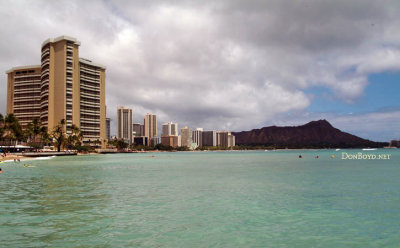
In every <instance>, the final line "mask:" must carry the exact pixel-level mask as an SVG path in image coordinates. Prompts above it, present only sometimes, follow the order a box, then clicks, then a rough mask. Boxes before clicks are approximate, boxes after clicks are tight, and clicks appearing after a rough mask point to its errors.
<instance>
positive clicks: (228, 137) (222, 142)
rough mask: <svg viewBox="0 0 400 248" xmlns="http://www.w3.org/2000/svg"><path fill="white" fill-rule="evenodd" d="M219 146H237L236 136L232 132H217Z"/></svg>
mask: <svg viewBox="0 0 400 248" xmlns="http://www.w3.org/2000/svg"><path fill="white" fill-rule="evenodd" d="M217 146H219V147H232V146H235V136H233V135H232V134H231V133H230V132H221V131H218V132H217Z"/></svg>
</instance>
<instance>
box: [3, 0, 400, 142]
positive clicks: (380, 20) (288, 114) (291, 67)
mask: <svg viewBox="0 0 400 248" xmlns="http://www.w3.org/2000/svg"><path fill="white" fill-rule="evenodd" d="M399 16H400V1H396V0H394V1H368V0H360V1H357V0H351V1H349V0H343V1H340V0H335V1H322V0H316V1H312V0H309V1H308V0H305V1H301V0H299V1H289V0H288V1H285V0H276V1H266V0H264V1H249V0H219V1H208V0H202V1H184V0H182V1H180V0H175V1H172V0H170V1H132V0H129V1H122V0H121V1H117V0H115V1H113V0H104V1H100V0H99V1H94V0H93V1H90V0H89V1H72V0H68V1H57V0H55V1H49V0H48V1H40V0H36V1H18V0H12V1H6V0H1V1H0V22H1V23H2V25H1V26H0V33H1V39H0V71H2V72H3V73H2V74H1V76H0V87H1V88H0V89H1V91H0V112H1V113H3V114H4V113H5V111H6V87H7V86H6V85H7V79H6V74H5V71H6V70H8V69H10V68H12V67H15V66H22V65H35V64H39V63H40V48H41V44H42V42H43V41H44V40H46V39H47V38H50V37H52V38H55V37H58V36H60V35H68V36H72V37H76V38H77V39H78V40H79V41H80V42H81V46H80V51H79V52H80V57H83V58H89V59H92V60H93V61H94V62H96V63H99V64H103V65H105V66H106V67H107V71H106V73H107V79H106V84H107V91H106V92H107V93H106V98H107V115H108V116H109V117H111V118H112V119H113V122H112V126H113V128H112V130H113V132H114V133H115V128H114V126H115V125H116V120H115V116H116V109H117V106H120V105H124V106H128V107H131V108H132V109H133V112H134V121H135V122H143V116H144V114H145V113H146V112H151V113H154V114H157V116H158V119H159V122H167V121H174V122H178V123H179V126H180V127H182V126H184V125H187V126H189V127H192V128H196V127H203V128H204V129H219V130H231V131H242V130H250V129H253V128H260V127H263V126H269V125H298V124H304V123H306V122H308V121H311V120H318V119H327V120H328V121H330V122H331V123H332V124H333V125H334V126H335V127H337V128H340V129H342V130H344V131H347V132H351V133H353V134H356V135H359V136H361V137H363V138H368V139H372V140H376V141H387V140H389V139H393V138H397V139H398V138H400V125H399V123H400V103H399V97H400V18H399Z"/></svg>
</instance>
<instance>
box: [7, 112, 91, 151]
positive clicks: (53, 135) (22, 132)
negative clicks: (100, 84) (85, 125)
mask: <svg viewBox="0 0 400 248" xmlns="http://www.w3.org/2000/svg"><path fill="white" fill-rule="evenodd" d="M70 130H71V132H70V133H69V134H67V133H66V122H65V120H64V119H62V120H61V121H60V122H59V123H58V124H57V125H56V126H55V127H54V128H53V129H52V130H50V132H49V131H48V130H47V128H46V127H45V126H43V125H42V123H41V121H40V120H39V119H38V118H35V119H33V120H32V121H31V122H30V123H29V124H28V125H27V126H26V127H25V128H22V126H21V124H20V123H19V121H18V118H17V117H16V116H15V115H14V114H7V115H6V116H3V115H2V114H0V145H3V146H8V147H10V146H15V145H16V144H17V143H18V142H22V143H25V144H26V145H28V146H30V147H32V148H33V149H35V150H37V149H41V148H43V147H44V146H49V145H54V147H57V151H58V152H59V151H61V149H72V150H87V149H88V148H87V147H85V146H83V145H82V140H83V136H82V132H81V131H80V129H79V127H77V126H76V125H74V124H72V126H71V128H70Z"/></svg>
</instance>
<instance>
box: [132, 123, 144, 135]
mask: <svg viewBox="0 0 400 248" xmlns="http://www.w3.org/2000/svg"><path fill="white" fill-rule="evenodd" d="M132 136H134V137H139V136H144V125H142V124H140V123H133V124H132Z"/></svg>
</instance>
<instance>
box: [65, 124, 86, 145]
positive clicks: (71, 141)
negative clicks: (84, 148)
mask: <svg viewBox="0 0 400 248" xmlns="http://www.w3.org/2000/svg"><path fill="white" fill-rule="evenodd" d="M82 139H83V135H82V132H81V130H80V129H79V127H77V126H76V125H75V124H72V126H71V134H70V135H69V136H68V138H67V146H68V148H72V147H76V146H79V145H81V142H82Z"/></svg>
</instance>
